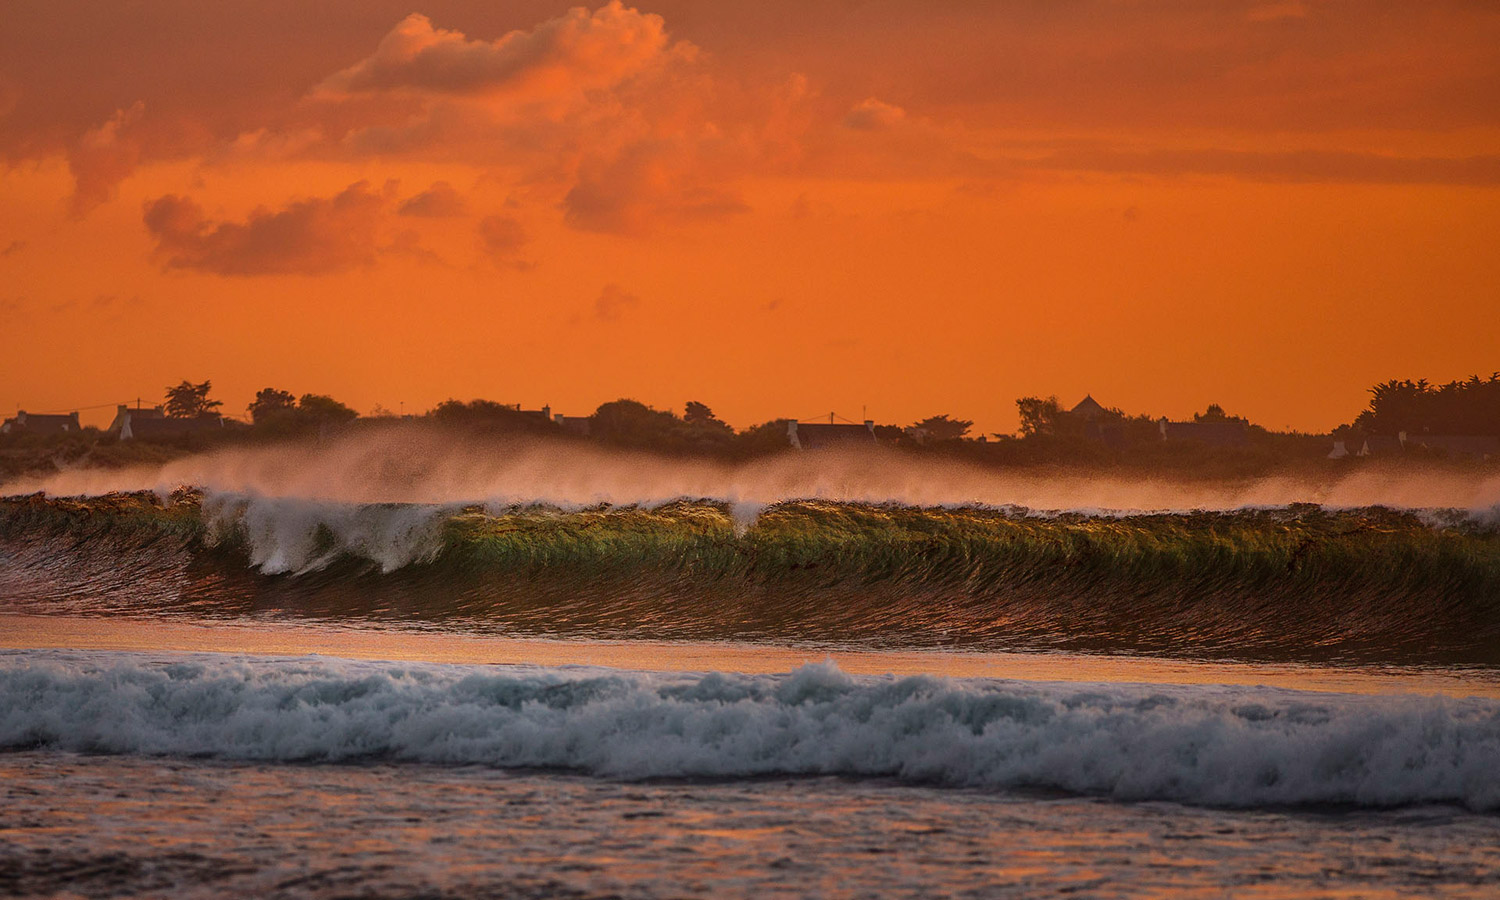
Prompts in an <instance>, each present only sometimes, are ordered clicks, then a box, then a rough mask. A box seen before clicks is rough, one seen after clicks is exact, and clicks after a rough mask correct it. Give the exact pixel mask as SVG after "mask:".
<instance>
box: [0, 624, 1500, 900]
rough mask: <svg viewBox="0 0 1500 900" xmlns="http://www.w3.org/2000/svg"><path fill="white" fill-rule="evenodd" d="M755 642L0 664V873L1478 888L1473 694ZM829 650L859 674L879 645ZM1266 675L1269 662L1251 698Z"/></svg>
mask: <svg viewBox="0 0 1500 900" xmlns="http://www.w3.org/2000/svg"><path fill="white" fill-rule="evenodd" d="M27 621H31V620H26V619H22V618H19V617H10V618H6V619H3V620H0V624H5V625H15V624H17V623H18V622H19V623H25V622H27ZM230 630H231V629H215V630H212V631H213V633H215V634H218V635H219V636H220V639H221V640H225V641H231V640H232V638H227V637H225V636H224V633H225V632H226V631H230ZM9 633H11V634H13V633H14V632H13V631H11V632H9ZM274 633H275V632H273V634H274ZM281 637H282V639H283V640H289V639H290V636H289V635H287V634H286V633H281ZM348 637H349V635H342V636H341V635H338V634H331V633H325V634H323V635H322V639H324V640H327V641H330V642H332V643H337V642H339V641H340V640H343V639H347V638H348ZM392 638H394V639H398V640H399V639H411V638H413V636H411V635H405V636H402V635H395V636H384V637H381V640H382V641H384V640H390V639H392ZM306 639H307V638H305V637H304V639H303V640H306ZM170 641H171V637H170V636H167V637H166V639H165V640H164V641H163V642H164V643H170ZM415 643H416V644H417V646H414V647H411V648H410V649H411V652H412V654H413V655H420V654H421V653H422V652H423V650H424V648H423V646H422V645H421V643H420V641H415ZM497 646H498V645H490V647H489V652H495V651H496V650H497ZM583 646H584V645H574V646H572V647H571V650H570V648H569V647H568V646H567V645H566V642H560V643H559V644H558V645H551V651H550V652H553V653H568V652H571V653H573V654H574V658H581V657H583V656H586V655H587V653H588V651H587V650H585V649H584V648H583ZM425 649H426V650H427V651H428V652H429V654H430V655H435V654H434V653H433V651H435V650H436V649H437V648H435V647H433V646H428V647H426V648H425ZM511 649H513V650H515V649H517V648H516V647H512V648H511ZM532 649H533V650H535V649H536V648H532ZM594 649H595V650H598V649H599V648H598V647H595V648H594ZM658 649H665V648H658ZM724 649H726V650H727V649H729V648H724ZM469 650H470V651H472V650H473V648H469ZM650 651H651V648H650V645H646V646H644V647H636V648H635V650H634V651H633V652H636V653H639V654H641V655H637V656H633V657H629V659H632V660H634V661H636V662H640V661H641V660H643V659H646V658H649V655H650ZM692 652H696V653H702V654H706V655H707V656H708V657H711V656H712V653H713V648H709V647H698V648H695V649H693V650H692V651H691V652H690V653H689V654H688V655H685V656H680V657H678V661H679V662H682V661H683V660H685V659H695V658H705V657H694V656H692V655H691V653H692ZM776 652H777V651H774V650H773V649H771V648H754V647H749V648H743V647H742V648H738V649H737V650H735V651H734V653H724V654H722V655H721V656H720V657H719V658H720V661H721V662H724V663H725V664H727V665H733V661H735V660H738V661H740V662H744V661H746V660H750V661H753V660H755V659H756V658H757V657H758V656H759V657H763V658H761V660H760V662H761V665H760V666H759V667H757V666H756V665H741V666H739V667H740V668H746V669H757V668H759V669H760V670H761V673H760V674H734V673H732V672H702V671H696V672H695V671H656V672H650V671H639V670H632V669H621V668H608V667H600V666H597V665H568V664H563V665H557V664H551V665H537V664H523V665H473V664H444V663H435V662H430V661H423V660H410V659H408V660H403V661H380V660H349V659H337V658H327V657H318V656H296V657H285V656H275V655H246V654H245V653H243V652H241V653H201V652H200V653H181V652H170V651H163V650H152V651H121V650H87V651H79V650H59V649H35V648H33V649H12V650H9V651H5V652H4V653H3V654H0V745H3V746H4V747H6V748H8V749H7V751H6V752H3V753H0V798H3V799H0V804H3V808H4V810H5V813H6V814H5V816H4V819H3V821H0V884H3V885H4V887H5V889H6V892H7V893H9V894H11V895H16V896H38V897H40V896H55V895H57V894H59V893H63V892H67V893H71V894H79V895H82V896H106V895H107V896H153V897H154V896H167V895H170V896H174V897H221V896H260V897H329V898H331V897H348V896H358V897H370V898H385V897H391V898H395V897H402V898H410V897H419V896H420V897H454V898H457V897H505V898H513V897H641V898H647V897H682V896H710V895H712V896H716V897H869V896H908V897H918V896H921V897H927V896H975V897H1005V896H1037V895H1041V894H1051V893H1056V892H1077V893H1081V894H1083V895H1086V896H1103V897H1136V896H1139V897H1145V896H1152V897H1160V896H1203V895H1215V896H1218V895H1223V894H1225V893H1230V894H1233V895H1235V896H1249V897H1257V896H1264V897H1302V896H1309V897H1311V896H1329V895H1332V894H1353V895H1358V896H1369V897H1383V896H1389V897H1397V896H1410V895H1412V894H1414V893H1420V894H1421V895H1424V896H1449V897H1482V896H1492V895H1493V892H1494V891H1496V890H1497V889H1500V816H1497V815H1496V809H1497V808H1500V700H1496V699H1490V698H1485V697H1469V698H1463V697H1455V696H1446V697H1445V696H1433V695H1431V694H1427V693H1422V692H1417V693H1412V692H1411V690H1410V689H1411V688H1412V686H1413V685H1414V684H1417V685H1420V684H1423V682H1421V681H1407V682H1403V681H1402V680H1401V679H1389V678H1388V679H1387V680H1381V676H1380V675H1379V674H1378V673H1345V674H1344V675H1342V676H1337V677H1338V678H1341V679H1342V681H1343V683H1344V684H1346V685H1349V684H1358V685H1360V686H1362V687H1363V689H1364V692H1363V693H1350V692H1347V691H1328V690H1318V691H1309V690H1293V689H1288V688H1285V687H1268V686H1263V685H1256V684H1253V683H1242V684H1237V685H1225V684H1213V683H1179V684H1173V683H1161V681H1160V678H1162V677H1168V676H1169V675H1170V673H1174V672H1176V673H1191V672H1193V671H1194V670H1193V669H1192V667H1191V666H1187V664H1185V663H1183V662H1180V661H1179V662H1175V663H1172V662H1163V663H1156V662H1154V661H1149V660H1142V661H1139V662H1138V664H1137V665H1136V667H1135V668H1134V669H1133V670H1132V669H1131V668H1130V666H1129V665H1125V666H1123V667H1117V668H1115V669H1110V668H1109V667H1110V666H1111V665H1115V666H1118V661H1115V662H1114V663H1111V662H1109V661H1100V662H1099V667H1098V668H1095V669H1092V670H1089V671H1091V672H1092V674H1093V675H1094V677H1095V678H1096V679H1097V678H1099V677H1101V676H1103V677H1109V676H1108V673H1109V672H1111V671H1113V672H1115V673H1116V675H1120V674H1121V673H1130V672H1133V675H1134V676H1136V677H1138V676H1140V675H1142V674H1147V673H1149V672H1150V671H1151V668H1150V667H1151V666H1153V665H1159V666H1161V667H1162V668H1161V669H1160V670H1159V671H1157V672H1156V674H1157V676H1158V683H1154V684H1152V683H1139V682H1135V681H1123V680H1115V681H1110V680H1094V681H1071V682H1070V681H1035V680H1025V679H1019V678H1014V677H1011V678H996V677H968V678H943V677H938V676H934V675H930V674H927V675H914V676H912V675H908V676H902V675H877V674H851V673H849V672H845V671H843V670H841V669H839V668H837V667H836V666H834V665H832V664H813V665H805V666H802V667H800V668H798V669H795V670H793V671H790V672H787V671H780V672H776V671H764V670H765V669H771V668H772V665H771V664H772V663H773V662H779V661H781V660H780V658H779V657H776V656H775V653H776ZM735 654H738V655H735ZM664 655H665V656H666V657H671V655H672V654H671V651H670V650H669V649H667V650H665V653H664ZM913 656H916V657H920V658H922V659H925V661H926V665H927V666H928V670H929V671H931V670H933V669H941V668H942V666H943V660H942V659H941V658H940V657H941V655H933V656H924V655H922V654H913ZM848 659H857V660H862V662H860V663H855V664H854V665H855V666H856V667H858V668H862V669H863V670H864V671H873V670H875V669H878V668H879V662H881V661H884V662H899V661H900V659H901V656H900V655H894V656H891V657H889V658H884V657H880V656H879V655H873V656H872V655H863V656H859V655H856V656H853V657H848ZM558 661H559V660H558V659H555V658H554V659H553V662H554V663H556V662H558ZM953 661H954V660H949V662H953ZM1039 661H1040V660H1039ZM974 662H975V661H974V660H973V659H970V660H969V663H970V665H971V666H972V665H973V664H974ZM1074 662H1076V663H1078V664H1079V665H1082V664H1083V663H1084V662H1085V661H1084V660H1082V659H1077V658H1075V659H1074ZM1023 663H1024V660H1019V659H1013V660H1004V659H999V658H996V659H991V660H989V664H990V665H991V666H992V668H991V670H990V671H991V672H1000V671H1008V672H1010V673H1011V674H1015V673H1016V672H1019V671H1021V669H1020V668H1018V667H1019V666H1021V665H1022V664H1023ZM1051 663H1052V664H1053V665H1056V664H1057V663H1058V660H1057V659H1055V658H1054V659H1052V660H1051ZM1006 666H1010V667H1011V668H1009V669H1006V668H1004V667H1006ZM1185 666H1187V667H1186V668H1184V667H1185ZM1173 667H1176V668H1173ZM893 668H894V666H893ZM1203 669H1204V671H1203V672H1201V673H1199V674H1203V675H1207V674H1209V673H1211V672H1213V671H1226V672H1227V671H1229V667H1226V666H1225V665H1224V664H1206V665H1205V666H1204V667H1203ZM970 671H972V669H971V670H970ZM1035 671H1036V672H1038V673H1046V672H1048V671H1049V670H1048V669H1047V668H1046V667H1045V665H1040V666H1039V667H1038V668H1037V669H1035ZM1052 671H1056V670H1055V669H1054V670H1052ZM1277 671H1280V673H1281V674H1280V677H1281V678H1283V679H1291V678H1292V676H1293V675H1294V674H1295V673H1294V672H1293V671H1292V670H1290V669H1285V668H1283V669H1280V670H1278V669H1276V668H1274V667H1265V668H1264V669H1263V672H1262V674H1266V675H1269V676H1273V680H1274V677H1275V673H1276V672H1277ZM1241 674H1242V675H1245V676H1246V677H1245V679H1244V680H1246V681H1254V680H1255V679H1254V677H1253V676H1252V675H1250V674H1249V673H1241ZM1123 677H1125V678H1130V677H1132V675H1131V674H1125V675H1123ZM1449 678H1450V681H1451V679H1453V678H1458V679H1461V678H1462V675H1461V673H1453V674H1452V675H1450V676H1449ZM1183 680H1195V679H1193V678H1186V679H1183ZM1286 683H1294V681H1291V680H1288V681H1287V682H1286ZM1306 683H1307V684H1316V682H1315V681H1314V680H1309V681H1307V682H1306ZM1321 686H1323V687H1327V686H1328V683H1323V684H1322V685H1321ZM1453 693H1461V691H1455V692H1453Z"/></svg>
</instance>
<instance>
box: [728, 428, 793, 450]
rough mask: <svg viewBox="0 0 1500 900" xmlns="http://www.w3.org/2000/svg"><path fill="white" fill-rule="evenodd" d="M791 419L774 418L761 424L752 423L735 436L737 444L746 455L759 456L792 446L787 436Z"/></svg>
mask: <svg viewBox="0 0 1500 900" xmlns="http://www.w3.org/2000/svg"><path fill="white" fill-rule="evenodd" d="M791 421H792V420H791V419H772V420H771V421H769V422H762V423H760V424H759V425H751V426H750V427H749V428H746V429H745V430H744V431H742V432H740V433H739V434H738V435H737V436H736V437H735V445H736V446H737V447H739V449H740V450H741V451H742V452H743V453H745V454H746V455H751V456H758V455H761V454H765V453H776V452H779V451H781V450H786V449H788V448H790V447H791V446H792V444H791V441H790V440H789V439H788V437H787V431H788V428H787V426H789V425H790V424H791Z"/></svg>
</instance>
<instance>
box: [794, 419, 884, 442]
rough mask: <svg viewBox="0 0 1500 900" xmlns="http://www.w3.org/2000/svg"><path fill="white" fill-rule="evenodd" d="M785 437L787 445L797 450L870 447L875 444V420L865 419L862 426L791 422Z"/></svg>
mask: <svg viewBox="0 0 1500 900" xmlns="http://www.w3.org/2000/svg"><path fill="white" fill-rule="evenodd" d="M786 437H787V443H789V444H791V445H792V446H793V447H796V448H797V449H798V450H827V449H829V448H831V447H850V446H861V445H872V444H874V443H875V420H874V419H866V420H865V424H863V425H839V424H830V423H827V422H798V421H796V420H792V421H789V422H787V425H786Z"/></svg>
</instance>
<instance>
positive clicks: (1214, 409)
mask: <svg viewBox="0 0 1500 900" xmlns="http://www.w3.org/2000/svg"><path fill="white" fill-rule="evenodd" d="M1193 421H1194V422H1224V423H1230V422H1238V423H1240V424H1241V425H1246V426H1248V425H1249V424H1250V420H1249V419H1247V418H1245V417H1244V416H1231V415H1230V414H1229V413H1227V412H1225V411H1224V407H1222V406H1220V405H1219V404H1217V403H1210V404H1209V405H1208V409H1205V410H1204V411H1203V412H1201V413H1193Z"/></svg>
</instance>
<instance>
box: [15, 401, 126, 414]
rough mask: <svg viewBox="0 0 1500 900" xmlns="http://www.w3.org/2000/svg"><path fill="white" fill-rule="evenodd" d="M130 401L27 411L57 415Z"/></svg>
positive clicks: (117, 405) (108, 406) (107, 407)
mask: <svg viewBox="0 0 1500 900" xmlns="http://www.w3.org/2000/svg"><path fill="white" fill-rule="evenodd" d="M130 403H131V401H129V400H126V401H124V402H119V401H116V402H114V403H95V404H93V405H92V406H67V407H64V408H62V409H45V410H27V412H35V414H36V415H39V416H59V415H63V414H64V413H70V412H82V411H84V410H86V409H109V408H111V407H119V406H128V405H130ZM19 408H20V407H17V409H19Z"/></svg>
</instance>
